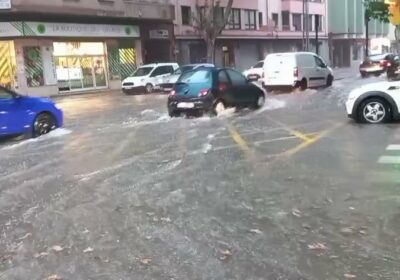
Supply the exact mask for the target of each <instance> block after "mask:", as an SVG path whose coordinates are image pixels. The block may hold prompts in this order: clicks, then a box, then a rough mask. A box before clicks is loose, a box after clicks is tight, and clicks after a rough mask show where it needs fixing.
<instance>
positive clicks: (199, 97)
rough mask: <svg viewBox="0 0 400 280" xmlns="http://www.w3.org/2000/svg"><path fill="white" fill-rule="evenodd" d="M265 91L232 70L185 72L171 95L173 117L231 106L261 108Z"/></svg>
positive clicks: (219, 110) (201, 69) (170, 106)
mask: <svg viewBox="0 0 400 280" xmlns="http://www.w3.org/2000/svg"><path fill="white" fill-rule="evenodd" d="M264 102H265V94H264V91H263V90H262V89H261V88H260V87H258V86H256V85H255V84H253V83H252V82H250V81H249V80H247V79H246V78H245V77H244V76H243V75H242V74H241V73H239V72H237V71H235V70H232V69H225V68H223V69H220V68H214V67H212V68H200V69H197V70H193V71H189V72H186V73H183V74H182V75H181V76H180V77H179V79H178V81H177V82H176V84H175V86H174V88H173V89H172V91H171V93H170V94H169V97H168V113H169V115H170V116H171V117H176V116H179V115H181V114H182V113H185V114H196V113H210V114H212V115H218V114H220V113H222V112H223V111H224V110H225V109H226V108H228V107H236V108H245V107H248V108H253V109H258V108H260V107H262V106H263V105H264Z"/></svg>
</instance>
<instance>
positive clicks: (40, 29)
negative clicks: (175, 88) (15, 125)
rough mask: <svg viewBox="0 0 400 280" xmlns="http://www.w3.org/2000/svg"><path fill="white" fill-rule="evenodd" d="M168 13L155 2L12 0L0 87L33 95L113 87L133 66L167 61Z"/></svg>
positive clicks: (3, 33) (2, 29)
mask: <svg viewBox="0 0 400 280" xmlns="http://www.w3.org/2000/svg"><path fill="white" fill-rule="evenodd" d="M3 2H4V1H3ZM172 16H173V13H172V9H171V6H170V5H169V4H168V2H167V1H161V0H160V1H154V0H151V1H133V0H129V1H127V0H74V1H70V0H53V1H42V0H11V1H10V5H9V7H7V6H5V7H4V6H3V7H0V19H1V22H0V52H1V56H0V84H2V85H5V86H7V87H11V88H15V89H17V90H18V91H21V92H23V93H26V94H28V95H36V96H50V95H57V94H59V93H71V92H77V91H87V90H100V89H119V88H120V87H121V80H122V79H124V78H125V77H126V76H128V75H130V74H131V73H132V72H133V71H134V69H135V68H136V67H137V66H138V65H140V64H142V63H147V62H154V61H171V60H172V59H173V50H174V44H173V42H174V35H173V31H174V30H173V24H172V19H173V18H172Z"/></svg>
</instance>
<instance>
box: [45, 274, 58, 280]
mask: <svg viewBox="0 0 400 280" xmlns="http://www.w3.org/2000/svg"><path fill="white" fill-rule="evenodd" d="M46 280H62V278H61V277H60V276H58V275H57V274H53V275H50V276H49V277H47V278H46Z"/></svg>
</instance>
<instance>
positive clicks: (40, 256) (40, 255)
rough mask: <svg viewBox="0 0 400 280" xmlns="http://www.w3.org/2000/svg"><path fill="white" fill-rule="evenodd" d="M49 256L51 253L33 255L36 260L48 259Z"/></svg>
mask: <svg viewBox="0 0 400 280" xmlns="http://www.w3.org/2000/svg"><path fill="white" fill-rule="evenodd" d="M48 255H49V253H47V252H41V253H35V254H34V255H33V257H34V258H35V259H40V258H43V257H46V256H48Z"/></svg>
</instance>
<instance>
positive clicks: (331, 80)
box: [326, 75, 333, 87]
mask: <svg viewBox="0 0 400 280" xmlns="http://www.w3.org/2000/svg"><path fill="white" fill-rule="evenodd" d="M332 84H333V76H332V75H328V77H327V78H326V86H327V87H331V86H332Z"/></svg>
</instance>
